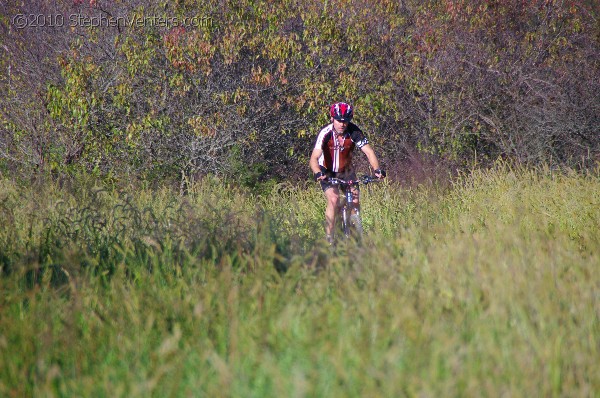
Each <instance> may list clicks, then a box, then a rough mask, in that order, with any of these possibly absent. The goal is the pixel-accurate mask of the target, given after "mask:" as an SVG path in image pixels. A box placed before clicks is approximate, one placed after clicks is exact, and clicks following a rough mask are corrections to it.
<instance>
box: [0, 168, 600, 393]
mask: <svg viewBox="0 0 600 398" xmlns="http://www.w3.org/2000/svg"><path fill="white" fill-rule="evenodd" d="M599 181H600V180H599V174H598V171H597V170H596V171H595V172H594V173H589V174H580V173H575V172H573V171H572V170H551V169H548V168H540V169H537V170H534V171H532V170H525V169H521V168H512V167H510V166H508V165H507V164H498V165H497V166H496V167H495V168H494V169H492V170H487V171H483V170H473V171H472V172H471V173H470V174H464V175H461V176H460V177H459V178H457V179H456V180H455V181H454V182H453V184H452V185H451V186H449V187H447V188H444V189H442V188H440V187H436V186H420V187H418V188H414V189H410V190H407V189H402V188H401V187H398V186H397V185H395V184H393V183H389V182H385V183H381V184H377V185H374V186H373V187H371V188H370V189H364V190H362V192H361V196H362V203H363V214H364V224H365V228H366V230H367V237H366V241H365V242H364V243H365V244H363V245H362V246H356V245H354V244H352V243H349V244H341V245H339V246H338V247H337V248H335V249H329V248H328V247H325V246H324V245H323V244H322V240H323V239H322V235H321V234H322V227H321V225H322V224H321V223H322V219H323V214H322V213H323V207H324V201H323V196H322V192H321V191H320V190H319V189H318V188H317V187H316V186H314V185H311V186H310V187H307V186H295V185H291V184H285V185H278V186H276V187H274V189H273V190H272V191H271V192H269V193H268V194H264V195H260V196H256V195H254V194H251V193H249V192H246V191H244V190H241V189H239V188H237V187H236V186H235V185H231V184H229V183H227V182H225V181H219V180H216V179H214V178H210V177H206V178H204V179H203V180H202V181H199V182H197V183H195V184H192V185H191V186H190V189H189V192H188V195H187V196H185V197H182V196H179V195H176V194H174V193H172V192H170V191H168V190H166V189H161V190H147V189H145V190H135V191H134V190H131V191H111V190H105V189H100V188H98V187H94V185H93V184H92V183H91V182H90V181H87V182H86V181H79V182H74V181H72V182H70V183H68V184H67V183H65V185H63V186H62V187H59V186H57V185H53V184H50V183H47V184H44V185H38V186H18V185H15V184H14V183H13V182H11V181H9V180H6V179H4V180H2V181H0V222H1V223H2V225H3V226H4V228H3V229H2V230H1V231H0V273H1V274H0V293H1V294H0V331H1V332H0V395H3V396H30V395H35V396H54V395H64V396H91V395H100V396H105V395H106V396H108V395H110V396H113V395H127V396H165V395H168V396H188V395H202V396H204V395H206V396H286V395H289V392H290V391H293V392H295V393H297V394H298V395H300V396H404V395H407V396H418V395H431V396H445V395H451V396H481V395H486V396H494V395H498V394H499V393H501V394H507V395H518V396H520V395H527V396H529V395H543V396H586V395H589V394H590V392H591V391H596V390H597V388H598V386H599V385H600V379H599V378H598V372H597V371H596V370H597V358H598V336H600V322H599V319H598V314H599V313H600V308H599V303H598V299H597V287H598V284H599V283H600V274H599V271H598V270H600V267H599V261H600V258H599V257H598V252H599V249H600V241H599V239H598V236H600V234H599V233H598V232H599V231H598V226H599V225H600V222H599V221H600V220H599V219H598V212H597V209H598V206H600V196H599V195H598V192H600V186H599V185H600V184H599Z"/></svg>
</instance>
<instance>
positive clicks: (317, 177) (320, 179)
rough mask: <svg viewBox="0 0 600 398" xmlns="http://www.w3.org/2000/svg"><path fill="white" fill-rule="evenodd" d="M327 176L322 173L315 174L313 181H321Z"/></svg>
mask: <svg viewBox="0 0 600 398" xmlns="http://www.w3.org/2000/svg"><path fill="white" fill-rule="evenodd" d="M326 178H327V176H326V175H325V173H323V172H322V171H319V172H317V173H315V181H323V180H324V179H326Z"/></svg>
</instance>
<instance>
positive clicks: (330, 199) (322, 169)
mask: <svg viewBox="0 0 600 398" xmlns="http://www.w3.org/2000/svg"><path fill="white" fill-rule="evenodd" d="M329 114H330V116H331V123H330V124H328V125H327V126H325V127H323V129H321V131H320V132H319V135H318V136H317V141H316V143H315V146H314V148H313V151H312V154H311V156H310V168H311V170H312V171H313V173H314V177H315V180H316V181H318V182H320V183H321V188H322V189H323V192H324V193H325V197H326V199H327V207H326V209H325V233H326V235H327V241H328V242H329V243H332V242H333V229H334V225H335V216H336V213H337V211H336V210H337V209H336V207H337V203H338V198H339V195H340V192H339V189H338V187H337V186H332V185H331V184H329V183H328V182H327V179H328V178H330V177H337V178H342V179H344V180H356V172H355V170H354V167H353V166H352V152H353V151H354V148H356V147H358V148H359V149H360V150H361V151H362V152H363V153H364V154H365V155H366V157H367V160H368V161H369V164H370V165H371V167H372V168H373V169H374V170H375V171H374V174H375V176H376V177H377V178H383V177H385V171H384V170H382V169H380V168H379V161H378V160H377V156H375V151H374V150H373V148H372V147H371V145H369V141H368V140H367V137H366V136H365V135H364V133H363V132H362V131H361V129H360V128H358V126H356V125H355V124H354V123H351V120H352V117H353V116H354V109H353V107H352V105H350V104H347V103H345V102H336V103H335V104H333V105H331V107H330V109H329ZM352 189H353V192H352V193H353V195H354V203H355V205H356V208H358V206H359V205H360V201H359V192H358V187H357V186H355V187H353V188H352Z"/></svg>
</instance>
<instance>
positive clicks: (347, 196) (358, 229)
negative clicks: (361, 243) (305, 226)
mask: <svg viewBox="0 0 600 398" xmlns="http://www.w3.org/2000/svg"><path fill="white" fill-rule="evenodd" d="M328 181H329V182H330V183H331V185H335V186H339V187H340V188H342V190H343V195H342V194H340V196H339V199H338V207H337V215H336V220H339V221H340V222H341V230H342V232H343V234H344V237H345V238H346V239H354V240H357V241H358V240H361V239H362V236H363V225H362V219H361V218H360V209H359V208H358V207H357V206H356V205H355V204H354V201H353V199H354V194H353V193H352V187H358V185H359V184H363V185H366V184H369V183H371V182H379V181H380V180H379V179H378V178H377V177H373V176H368V175H365V176H363V177H362V178H360V179H358V180H356V181H353V180H343V179H341V178H334V177H331V178H329V179H328ZM338 216H339V217H338ZM336 229H337V228H336ZM334 236H335V233H334Z"/></svg>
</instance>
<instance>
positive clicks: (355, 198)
mask: <svg viewBox="0 0 600 398" xmlns="http://www.w3.org/2000/svg"><path fill="white" fill-rule="evenodd" d="M351 189H352V203H353V204H354V206H352V214H356V212H357V211H360V190H359V189H358V188H357V187H355V186H353V187H352V188H351Z"/></svg>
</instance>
